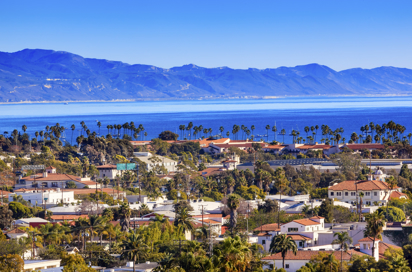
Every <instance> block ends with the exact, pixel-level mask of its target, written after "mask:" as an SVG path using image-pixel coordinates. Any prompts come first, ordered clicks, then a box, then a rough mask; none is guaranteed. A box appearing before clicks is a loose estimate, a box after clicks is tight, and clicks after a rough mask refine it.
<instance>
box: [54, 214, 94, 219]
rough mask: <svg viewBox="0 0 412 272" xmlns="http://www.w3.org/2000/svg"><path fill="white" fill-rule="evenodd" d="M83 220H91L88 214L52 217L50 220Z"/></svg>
mask: <svg viewBox="0 0 412 272" xmlns="http://www.w3.org/2000/svg"><path fill="white" fill-rule="evenodd" d="M80 217H82V218H89V216H88V215H87V214H82V215H74V214H67V215H52V216H51V217H50V218H51V219H52V220H76V219H79V218H80Z"/></svg>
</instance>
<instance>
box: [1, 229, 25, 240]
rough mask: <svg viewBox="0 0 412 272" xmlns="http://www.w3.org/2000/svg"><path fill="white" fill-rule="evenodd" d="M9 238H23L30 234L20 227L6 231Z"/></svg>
mask: <svg viewBox="0 0 412 272" xmlns="http://www.w3.org/2000/svg"><path fill="white" fill-rule="evenodd" d="M5 234H6V235H7V237H8V238H9V239H21V238H23V237H29V235H28V234H27V233H26V232H25V231H24V230H21V229H19V228H14V229H12V230H9V231H7V232H6V233H5Z"/></svg>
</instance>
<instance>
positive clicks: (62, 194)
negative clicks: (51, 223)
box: [9, 188, 75, 205]
mask: <svg viewBox="0 0 412 272" xmlns="http://www.w3.org/2000/svg"><path fill="white" fill-rule="evenodd" d="M14 196H21V197H22V198H23V199H24V200H26V201H28V202H29V203H30V204H32V205H44V204H46V205H47V204H58V203H62V202H63V203H65V204H67V203H73V202H75V199H74V194H73V192H72V191H64V190H60V188H56V189H40V188H32V189H18V190H15V191H14V193H11V194H9V202H11V201H13V197H14Z"/></svg>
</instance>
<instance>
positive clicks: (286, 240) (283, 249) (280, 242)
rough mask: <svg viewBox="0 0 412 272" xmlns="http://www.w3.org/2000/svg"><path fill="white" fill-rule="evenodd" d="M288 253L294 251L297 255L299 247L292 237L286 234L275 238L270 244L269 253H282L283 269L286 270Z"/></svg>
mask: <svg viewBox="0 0 412 272" xmlns="http://www.w3.org/2000/svg"><path fill="white" fill-rule="evenodd" d="M288 251H292V252H293V254H295V255H296V253H297V251H298V247H297V245H296V243H295V241H293V239H292V238H291V237H290V236H287V235H286V234H278V235H276V236H274V237H273V239H272V242H271V243H270V247H269V252H270V253H272V254H276V253H279V252H280V253H281V255H282V267H283V269H285V258H286V254H287V253H288Z"/></svg>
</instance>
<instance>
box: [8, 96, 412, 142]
mask: <svg viewBox="0 0 412 272" xmlns="http://www.w3.org/2000/svg"><path fill="white" fill-rule="evenodd" d="M0 116H1V117H0V133H3V132H4V131H8V132H9V133H11V131H12V130H13V129H18V130H19V131H22V126H23V125H26V126H27V133H29V135H31V136H32V137H34V133H35V131H41V130H44V129H45V127H46V126H47V125H49V126H52V125H55V124H56V123H59V124H60V125H62V126H64V127H67V130H66V139H67V140H68V141H70V138H71V133H72V131H71V129H70V126H71V125H72V124H74V125H75V126H76V130H75V131H74V138H75V137H76V136H79V134H80V129H81V125H80V122H81V121H84V122H85V123H86V125H87V127H88V128H89V129H90V130H91V131H96V132H99V129H98V127H97V122H98V121H100V122H101V123H102V127H101V129H100V134H104V135H106V134H107V128H106V127H107V125H114V124H124V123H125V122H131V121H133V122H134V123H135V126H136V127H137V126H138V125H139V124H142V125H143V126H144V128H145V132H147V134H148V135H147V137H146V138H144V136H143V135H142V136H141V137H142V138H140V137H139V140H143V139H146V140H148V139H151V138H156V137H157V136H158V135H159V133H160V132H161V131H163V130H170V131H173V132H175V133H177V134H179V135H180V134H181V133H180V130H179V125H186V126H187V124H188V123H189V122H193V125H194V126H199V125H202V126H203V128H212V135H215V134H218V133H220V132H219V128H220V127H221V126H223V127H224V133H223V134H224V135H226V132H227V131H229V132H231V131H232V127H233V125H235V124H236V125H239V126H242V125H244V126H246V127H248V128H249V130H251V126H252V125H254V126H255V127H256V129H255V131H254V134H255V135H261V136H263V135H266V134H267V133H266V129H265V127H266V125H270V126H271V127H272V126H274V125H275V124H276V126H277V128H278V132H277V135H275V133H273V132H272V131H271V130H269V134H268V136H267V137H265V136H263V137H264V138H265V139H268V140H269V141H272V140H274V139H277V140H278V141H283V137H282V136H281V135H278V133H279V132H280V131H281V130H282V128H283V129H285V130H286V132H287V135H286V136H285V142H291V141H292V137H291V136H289V134H290V132H291V131H292V129H294V130H299V131H300V136H302V137H304V138H306V133H305V131H304V127H305V126H309V127H310V126H315V125H318V126H319V127H321V125H323V124H324V125H328V126H329V127H330V128H331V129H333V130H334V129H336V128H343V129H344V132H343V133H342V137H344V138H346V139H347V140H349V138H350V135H351V133H352V132H356V133H358V134H359V133H360V132H361V131H360V127H361V126H364V125H366V124H369V123H370V122H373V123H375V124H382V123H387V122H389V121H391V120H392V121H394V122H395V123H399V124H401V125H403V126H405V127H406V131H405V133H404V134H403V135H407V134H408V133H409V132H412V119H411V116H412V97H409V96H407V97H404V96H403V97H401V96H395V97H290V98H278V99H259V100H258V99H232V100H186V101H150V102H84V103H68V104H65V103H44V104H30V103H29V104H2V105H0ZM320 134H321V132H320V129H319V130H318V135H317V136H316V137H317V139H316V140H317V141H320V139H321V138H322V136H321V135H320ZM202 135H203V133H201V134H200V136H202ZM238 135H239V136H238V138H239V139H241V138H242V136H241V135H242V133H241V132H239V133H238ZM309 135H311V132H309ZM198 136H199V135H198ZM231 137H232V134H231Z"/></svg>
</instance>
